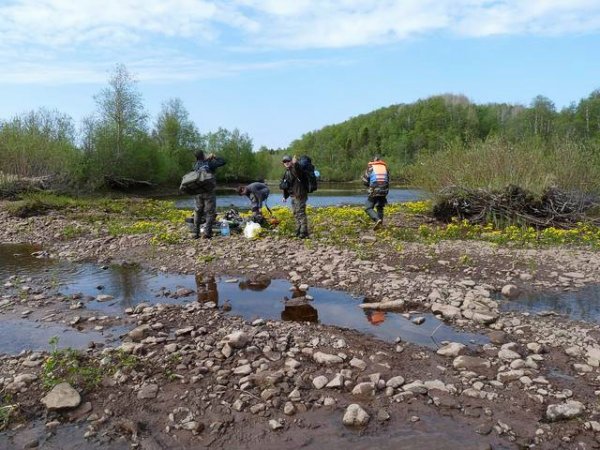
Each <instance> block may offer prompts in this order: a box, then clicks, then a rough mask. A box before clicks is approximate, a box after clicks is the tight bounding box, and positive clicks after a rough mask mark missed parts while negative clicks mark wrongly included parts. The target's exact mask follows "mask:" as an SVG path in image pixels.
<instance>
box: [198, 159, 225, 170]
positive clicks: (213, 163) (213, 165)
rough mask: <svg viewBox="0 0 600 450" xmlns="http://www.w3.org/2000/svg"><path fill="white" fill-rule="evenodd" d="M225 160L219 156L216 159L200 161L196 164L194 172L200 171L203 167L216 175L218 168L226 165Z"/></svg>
mask: <svg viewBox="0 0 600 450" xmlns="http://www.w3.org/2000/svg"><path fill="white" fill-rule="evenodd" d="M225 162H226V161H225V160H224V159H223V158H221V157H219V156H215V157H214V158H207V159H199V160H197V161H196V162H195V163H194V170H195V171H199V170H200V169H201V168H202V167H205V168H206V170H207V171H209V172H210V173H215V171H216V170H217V167H221V166H224V165H225Z"/></svg>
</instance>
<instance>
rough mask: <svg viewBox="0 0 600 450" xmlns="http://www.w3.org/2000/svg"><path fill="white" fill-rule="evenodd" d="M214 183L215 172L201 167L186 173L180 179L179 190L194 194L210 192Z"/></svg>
mask: <svg viewBox="0 0 600 450" xmlns="http://www.w3.org/2000/svg"><path fill="white" fill-rule="evenodd" d="M215 185H216V183H215V174H214V173H211V172H209V171H208V170H206V169H204V168H201V169H200V170H198V171H195V170H194V171H192V172H188V173H186V174H185V175H184V176H183V178H182V179H181V184H180V185H179V190H180V191H181V192H183V193H185V194H191V195H196V194H201V193H203V192H210V191H211V190H212V189H214V187H215Z"/></svg>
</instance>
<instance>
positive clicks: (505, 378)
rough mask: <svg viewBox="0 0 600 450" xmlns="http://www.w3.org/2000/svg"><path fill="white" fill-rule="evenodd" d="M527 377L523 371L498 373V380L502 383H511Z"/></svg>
mask: <svg viewBox="0 0 600 450" xmlns="http://www.w3.org/2000/svg"><path fill="white" fill-rule="evenodd" d="M524 375H525V372H523V371H522V370H507V371H506V372H498V375H497V376H496V379H497V380H498V381H499V382H501V383H509V382H511V381H515V380H518V379H519V378H521V377H522V376H524Z"/></svg>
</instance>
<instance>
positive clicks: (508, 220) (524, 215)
mask: <svg viewBox="0 0 600 450" xmlns="http://www.w3.org/2000/svg"><path fill="white" fill-rule="evenodd" d="M599 207H600V199H598V197H596V196H593V195H590V194H585V193H581V192H566V191H562V190H560V189H557V188H548V189H546V190H545V191H544V193H543V194H542V196H541V197H536V196H535V195H533V194H532V193H531V192H528V191H526V190H524V189H522V188H520V187H518V186H512V185H511V186H508V187H507V188H506V189H504V190H502V191H488V190H485V189H467V188H462V187H451V188H447V189H445V190H444V191H443V192H442V193H441V195H440V199H439V200H438V202H437V203H436V204H435V206H434V207H433V215H434V216H435V218H436V219H438V220H442V221H445V222H449V221H450V220H451V219H452V218H457V219H460V220H463V219H466V220H468V221H469V222H470V223H473V224H484V223H488V222H492V223H496V224H515V225H516V224H519V225H528V226H533V227H536V228H547V227H556V228H563V229H567V228H573V227H575V226H576V225H577V223H578V222H587V223H593V224H595V225H600V215H598V212H599V211H600V208H599Z"/></svg>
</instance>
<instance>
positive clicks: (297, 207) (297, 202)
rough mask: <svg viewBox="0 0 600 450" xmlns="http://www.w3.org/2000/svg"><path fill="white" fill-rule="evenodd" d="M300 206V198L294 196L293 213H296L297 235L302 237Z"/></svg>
mask: <svg viewBox="0 0 600 450" xmlns="http://www.w3.org/2000/svg"><path fill="white" fill-rule="evenodd" d="M300 206H301V202H300V200H298V199H297V198H296V197H292V213H293V214H294V220H295V221H296V237H300V233H301V229H302V218H301V212H300Z"/></svg>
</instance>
